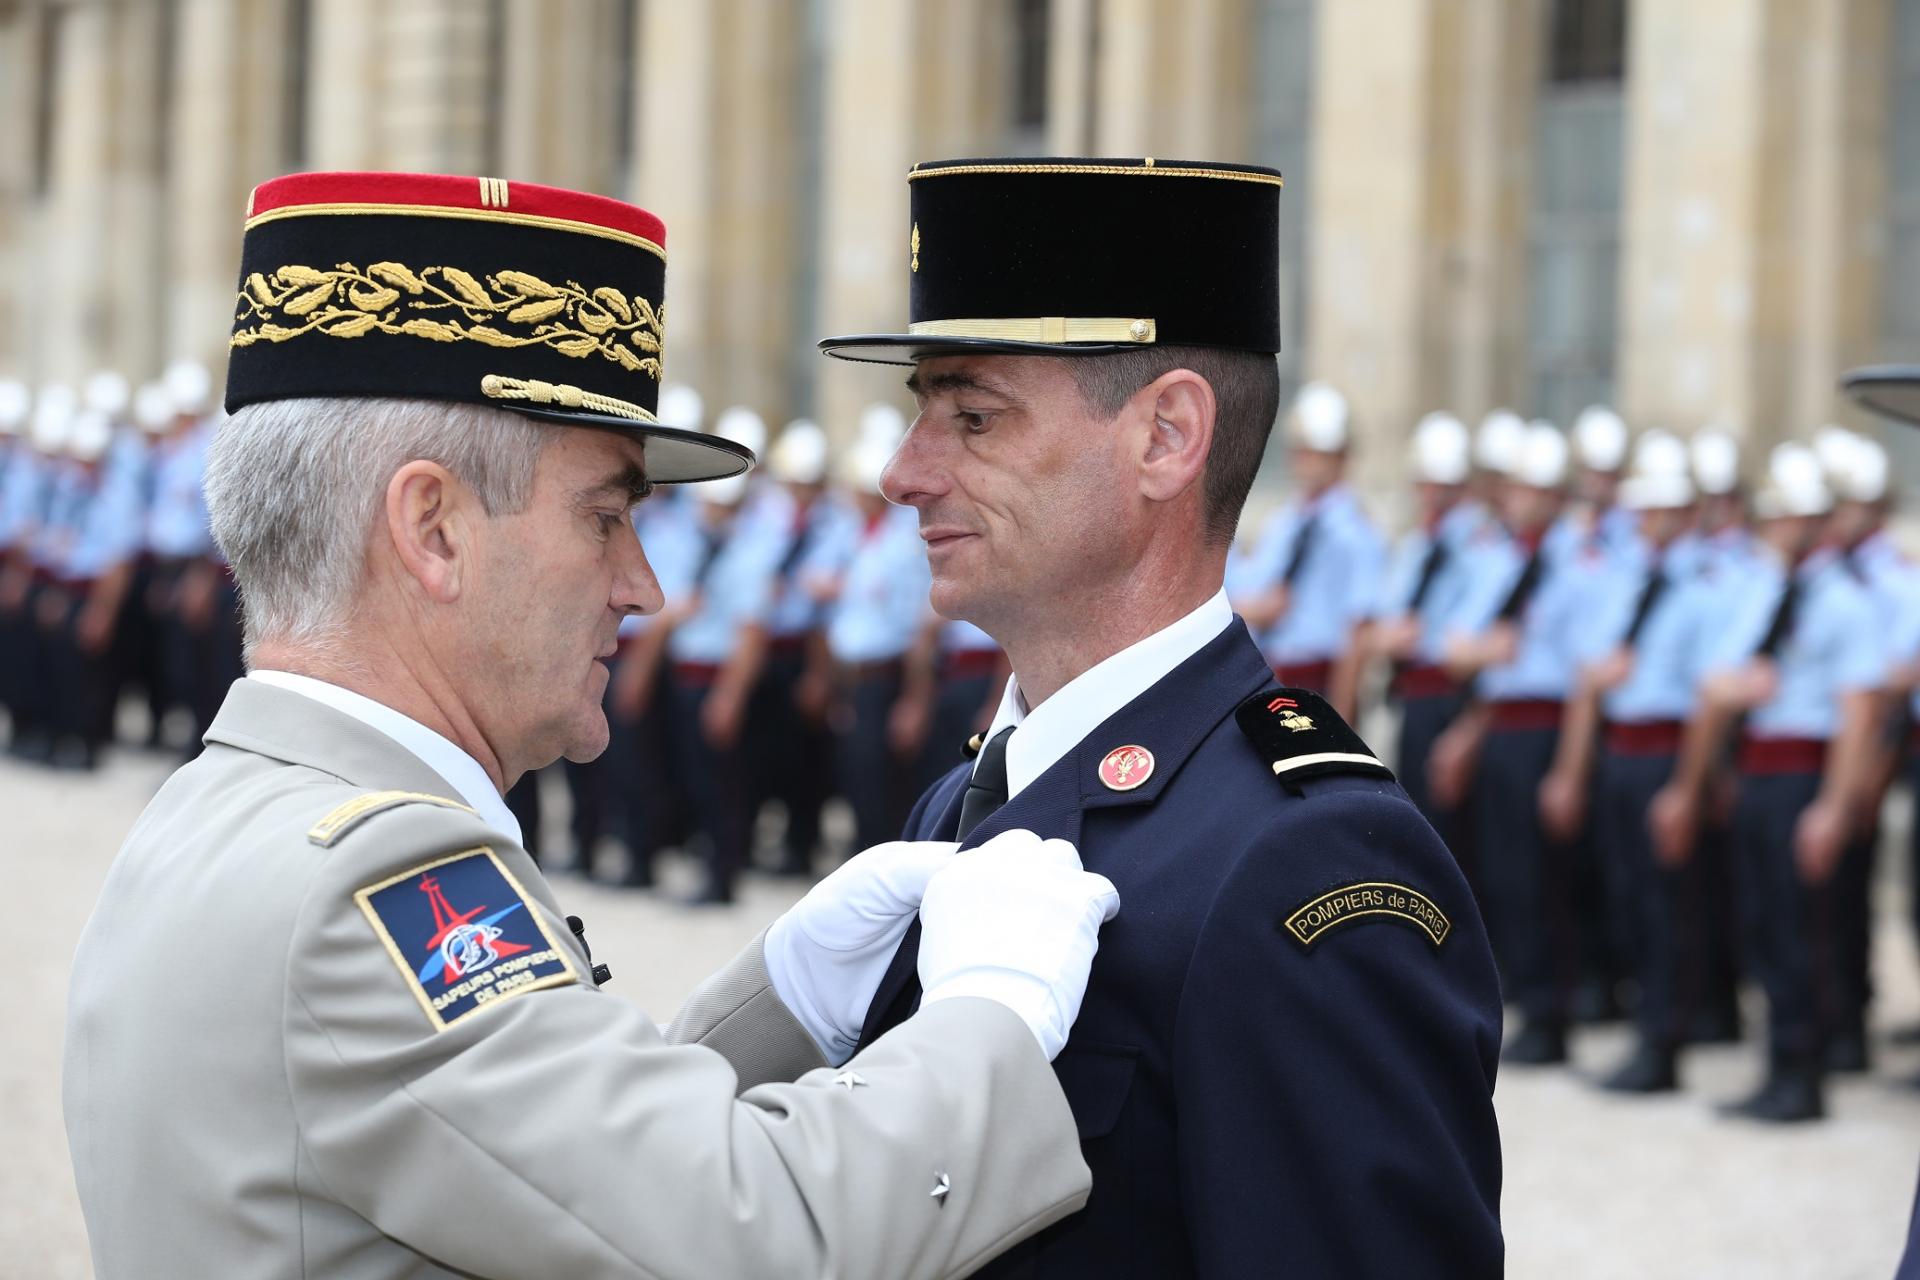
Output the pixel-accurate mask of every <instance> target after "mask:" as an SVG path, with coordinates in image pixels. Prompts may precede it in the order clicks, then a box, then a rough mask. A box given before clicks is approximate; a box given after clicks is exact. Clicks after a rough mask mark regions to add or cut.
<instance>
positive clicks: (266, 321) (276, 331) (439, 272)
mask: <svg viewBox="0 0 1920 1280" xmlns="http://www.w3.org/2000/svg"><path fill="white" fill-rule="evenodd" d="M666 314H667V309H666V306H665V305H664V304H662V305H661V306H659V307H655V306H654V305H653V304H652V303H651V302H649V301H648V300H647V299H645V298H642V297H639V296H636V295H628V294H623V293H622V292H621V291H620V290H618V289H613V288H609V287H606V286H602V287H600V288H598V289H593V290H588V289H586V288H585V287H583V286H582V285H580V284H578V283H577V282H575V281H572V280H569V281H567V282H566V283H565V284H558V285H556V284H549V283H548V282H546V281H545V280H542V279H541V278H540V277H538V276H535V275H529V274H528V273H527V272H524V271H502V272H499V273H498V274H495V275H490V276H488V277H486V282H485V283H484V284H482V283H481V282H480V280H478V279H476V278H475V277H474V276H473V275H471V274H469V273H468V272H465V271H462V270H461V269H460V268H458V267H425V268H422V269H421V270H420V271H418V272H416V271H414V270H412V269H411V268H409V267H405V266H402V265H401V264H400V263H398V262H375V263H372V264H371V265H369V266H368V267H367V269H366V270H364V271H362V270H361V269H360V268H359V267H356V266H354V265H353V264H352V263H350V262H342V263H339V264H337V265H336V266H335V267H334V269H333V270H331V271H320V270H316V269H315V268H313V267H302V266H287V267H281V268H279V269H278V270H276V271H275V272H274V273H273V274H272V275H271V276H268V275H266V274H264V273H262V272H259V271H255V272H253V273H252V274H251V275H249V276H248V277H247V279H246V283H245V284H244V285H243V286H242V287H241V290H240V299H239V303H238V314H237V317H236V330H235V333H234V335H233V340H232V345H234V346H236V347H247V346H252V345H253V344H254V343H256V342H262V341H264V342H285V341H287V340H288V339H290V338H297V337H300V336H301V335H302V334H307V333H320V334H325V335H326V336H327V337H330V338H360V337H365V336H366V335H367V334H369V333H375V332H378V333H393V334H405V335H407V336H410V337H415V338H426V339H428V340H429V341H433V342H479V343H484V344H486V345H487V346H489V347H530V346H544V347H551V348H552V349H553V350H555V351H558V352H559V353H560V354H561V355H564V356H572V357H574V358H576V359H585V358H587V357H589V356H592V355H595V354H598V355H601V356H604V357H605V358H607V359H608V360H612V361H613V362H614V363H616V364H618V365H619V366H620V367H621V368H623V369H626V370H629V371H631V372H637V373H646V374H649V375H651V376H652V377H653V378H654V379H655V380H656V381H657V380H658V379H659V377H660V346H661V344H662V343H663V342H664V341H665V340H666ZM240 326H247V327H240Z"/></svg>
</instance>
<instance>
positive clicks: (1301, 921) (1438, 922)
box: [1281, 880, 1453, 950]
mask: <svg viewBox="0 0 1920 1280" xmlns="http://www.w3.org/2000/svg"><path fill="white" fill-rule="evenodd" d="M1368 920H1401V921H1405V922H1406V923H1407V924H1410V925H1412V926H1413V927H1414V928H1416V929H1418V930H1420V932H1421V933H1423V934H1425V935H1426V936H1427V940H1428V941H1430V942H1431V943H1433V945H1434V946H1435V947H1438V946H1439V945H1440V944H1441V943H1443V942H1445V941H1446V940H1447V935H1448V934H1450V933H1452V932H1453V922H1452V921H1451V920H1449V919H1447V914H1446V912H1444V911H1442V910H1440V908H1439V907H1436V906H1435V905H1434V904H1433V899H1431V898H1429V897H1428V896H1427V895H1426V894H1424V893H1421V892H1420V891H1419V890H1418V889H1410V888H1408V887H1407V886H1406V885H1403V884H1393V883H1390V882H1388V881H1385V880H1365V881H1361V882H1360V883H1358V884H1343V885H1341V886H1340V887H1339V888H1338V889H1329V890H1327V891H1326V892H1325V893H1322V894H1319V895H1317V896H1315V897H1314V898H1312V899H1311V900H1310V901H1307V902H1304V903H1302V904H1301V905H1300V906H1299V907H1298V908H1297V909H1296V910H1295V911H1294V912H1293V914H1291V915H1289V916H1288V917H1287V918H1286V920H1285V921H1284V922H1283V923H1282V926H1281V927H1282V928H1284V929H1285V930H1286V931H1287V936H1288V937H1290V938H1292V939H1293V940H1294V941H1295V942H1297V943H1299V944H1300V945H1301V946H1303V947H1306V948H1307V949H1308V950H1312V948H1313V944H1314V943H1316V942H1318V941H1320V939H1321V938H1323V937H1325V936H1326V934H1327V933H1328V932H1329V931H1330V930H1333V929H1337V928H1339V927H1340V926H1342V925H1348V924H1360V923H1363V922H1365V921H1368Z"/></svg>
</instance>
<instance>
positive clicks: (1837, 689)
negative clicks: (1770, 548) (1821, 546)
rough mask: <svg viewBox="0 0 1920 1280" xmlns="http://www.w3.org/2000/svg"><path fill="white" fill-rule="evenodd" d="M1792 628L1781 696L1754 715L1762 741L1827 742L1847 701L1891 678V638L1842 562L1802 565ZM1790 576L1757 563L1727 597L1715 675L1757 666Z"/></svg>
mask: <svg viewBox="0 0 1920 1280" xmlns="http://www.w3.org/2000/svg"><path fill="white" fill-rule="evenodd" d="M1797 576H1798V579H1799V581H1800V584H1801V587H1800V596H1799V599H1798V600H1797V602H1796V604H1795V608H1794V614H1793V625H1792V627H1791V628H1790V629H1789V631H1788V634H1787V636H1786V638H1785V639H1784V640H1783V641H1782V643H1781V645H1780V648H1779V650H1778V652H1777V653H1775V655H1774V665H1775V668H1776V669H1777V671H1778V672H1779V680H1780V684H1779V689H1778V691H1777V692H1776V693H1775V694H1774V696H1773V698H1772V700H1770V701H1769V702H1767V703H1765V704H1764V705H1762V706H1759V707H1756V708H1754V709H1753V710H1752V711H1751V712H1749V713H1748V715H1747V732H1748V733H1749V734H1751V735H1753V736H1754V737H1757V738H1818V739H1823V740H1824V739H1827V738H1831V737H1832V736H1833V735H1834V732H1835V730H1836V729H1837V728H1838V727H1839V712H1840V702H1839V700H1840V698H1841V696H1842V695H1843V694H1848V693H1859V692H1864V691H1867V690H1872V689H1876V688H1878V687H1880V685H1882V684H1883V683H1884V682H1885V680H1886V675H1887V649H1886V640H1887V637H1886V636H1885V635H1883V634H1882V633H1881V630H1880V627H1879V619H1878V615H1877V613H1876V611H1875V608H1874V604H1873V600H1872V598H1871V597H1870V596H1869V595H1868V593H1867V590H1866V588H1865V587H1862V586H1861V585H1860V584H1859V583H1858V582H1857V581H1855V580H1854V578H1853V575H1852V574H1850V573H1849V572H1848V571H1847V570H1846V569H1845V568H1844V567H1843V566H1842V565H1840V564H1839V563H1838V562H1837V561H1835V560H1833V559H1831V558H1829V559H1827V560H1826V561H1825V562H1823V563H1810V564H1806V565H1803V566H1801V567H1800V568H1799V570H1798V571H1797ZM1786 580H1787V578H1786V569H1785V566H1783V565H1782V564H1781V563H1780V562H1779V561H1778V560H1777V559H1776V558H1774V557H1772V556H1770V555H1769V556H1765V557H1764V558H1762V559H1759V560H1757V561H1756V563H1755V564H1754V565H1753V567H1752V569H1751V570H1750V571H1749V573H1748V574H1747V575H1746V577H1744V578H1743V579H1742V581H1741V582H1740V583H1739V584H1738V585H1737V586H1730V587H1729V588H1728V590H1727V591H1726V593H1725V594H1724V595H1722V596H1721V598H1720V599H1721V603H1722V606H1723V607H1722V609H1721V610H1720V614H1719V619H1718V622H1719V625H1718V629H1717V630H1718V634H1717V638H1716V642H1715V644H1714V648H1713V652H1712V655H1711V657H1710V658H1709V660H1708V671H1709V673H1712V672H1719V671H1727V670H1731V669H1734V668H1737V667H1740V666H1742V665H1744V664H1745V663H1746V662H1748V661H1749V660H1751V659H1752V658H1753V656H1754V654H1755V651H1756V650H1758V649H1759V647H1760V644H1761V642H1762V641H1763V640H1764V639H1765V638H1766V634H1767V628H1768V627H1769V626H1770V625H1771V624H1772V622H1773V618H1774V613H1775V610H1776V609H1777V608H1778V607H1779V604H1780V598H1781V595H1782V593H1783V592H1784V591H1785V590H1786Z"/></svg>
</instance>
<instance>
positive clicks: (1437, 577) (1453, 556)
mask: <svg viewBox="0 0 1920 1280" xmlns="http://www.w3.org/2000/svg"><path fill="white" fill-rule="evenodd" d="M1485 521H1486V515H1485V512H1484V511H1482V510H1481V509H1480V508H1479V507H1478V506H1477V505H1471V504H1468V503H1464V502H1463V503H1458V504H1456V505H1455V506H1453V507H1451V508H1450V509H1449V510H1448V511H1447V513H1446V514H1445V515H1443V516H1441V517H1440V522H1439V524H1438V525H1437V526H1436V527H1435V528H1434V529H1432V530H1428V529H1425V528H1421V527H1415V528H1413V529H1409V530H1408V531H1407V532H1406V533H1405V534H1402V535H1401V537H1400V541H1399V542H1398V543H1396V544H1395V545H1394V549H1393V554H1392V556H1391V558H1390V559H1389V561H1388V564H1387V571H1386V575H1385V578H1384V579H1383V583H1382V589H1381V592H1380V599H1379V602H1378V603H1377V604H1376V606H1375V612H1374V616H1375V617H1379V618H1387V619H1395V618H1402V617H1405V616H1406V615H1407V614H1408V612H1409V611H1410V610H1411V609H1412V607H1413V596H1414V593H1415V592H1416V591H1417V590H1418V589H1419V586H1420V575H1421V572H1422V570H1423V569H1424V568H1425V567H1426V563H1427V553H1428V552H1429V551H1430V550H1431V549H1432V547H1433V546H1434V543H1435V542H1436V540H1437V541H1438V542H1440V543H1441V544H1442V545H1443V546H1444V547H1445V550H1444V552H1443V553H1442V556H1443V558H1442V559H1441V561H1440V564H1439V566H1438V567H1437V568H1436V569H1435V570H1434V573H1433V577H1432V579H1431V581H1429V583H1428V584H1427V590H1426V594H1425V595H1423V596H1422V597H1421V599H1420V641H1419V645H1418V647H1417V648H1416V650H1415V652H1414V654H1413V660H1414V661H1416V662H1420V663H1426V664H1429V665H1431V664H1434V663H1437V662H1439V661H1440V659H1441V656H1442V654H1443V652H1444V649H1445V645H1446V621H1447V619H1448V618H1449V617H1451V616H1452V614H1453V613H1454V612H1455V611H1456V610H1457V609H1458V608H1459V607H1460V604H1461V602H1462V601H1463V600H1464V599H1465V597H1466V595H1467V593H1468V592H1469V591H1471V590H1472V587H1473V577H1472V562H1473V554H1474V551H1475V549H1476V547H1477V545H1478V544H1479V542H1480V539H1481V538H1482V536H1483V532H1484V527H1485Z"/></svg>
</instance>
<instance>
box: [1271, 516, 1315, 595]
mask: <svg viewBox="0 0 1920 1280" xmlns="http://www.w3.org/2000/svg"><path fill="white" fill-rule="evenodd" d="M1319 527H1320V517H1319V516H1318V515H1311V516H1308V517H1307V518H1306V519H1305V520H1303V521H1301V523H1300V532H1298V533H1296V534H1294V535H1293V550H1292V551H1291V552H1289V553H1288V555H1287V568H1286V571H1285V572H1284V573H1282V574H1281V575H1280V581H1282V582H1284V583H1286V584H1287V585H1288V586H1292V585H1293V580H1294V579H1295V578H1297V577H1299V576H1300V568H1301V566H1302V565H1304V564H1306V562H1307V553H1308V552H1309V551H1312V550H1313V535H1314V532H1315V531H1316V530H1317V529H1319Z"/></svg>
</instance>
